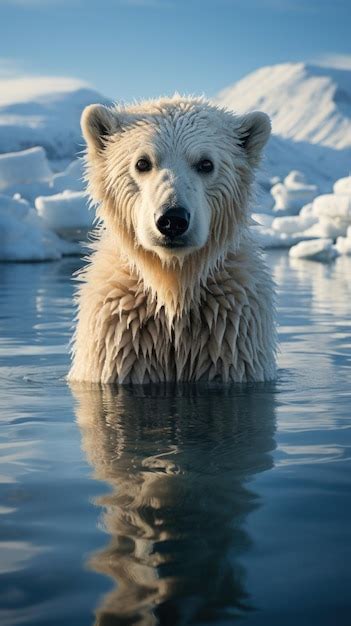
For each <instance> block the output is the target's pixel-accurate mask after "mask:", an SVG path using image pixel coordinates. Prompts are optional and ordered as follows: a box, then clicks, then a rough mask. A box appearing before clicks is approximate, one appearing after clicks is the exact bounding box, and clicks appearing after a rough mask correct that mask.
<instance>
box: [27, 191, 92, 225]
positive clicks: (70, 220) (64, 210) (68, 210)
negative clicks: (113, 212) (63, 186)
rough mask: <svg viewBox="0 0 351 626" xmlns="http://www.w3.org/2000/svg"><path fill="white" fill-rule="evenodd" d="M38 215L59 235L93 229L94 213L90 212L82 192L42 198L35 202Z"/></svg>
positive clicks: (70, 192)
mask: <svg viewBox="0 0 351 626" xmlns="http://www.w3.org/2000/svg"><path fill="white" fill-rule="evenodd" d="M35 207H36V209H37V211H38V214H39V215H40V217H42V219H43V220H44V221H45V223H46V225H47V226H48V227H49V228H51V229H52V230H54V231H55V232H57V233H59V234H62V235H63V234H65V235H69V234H70V232H71V231H76V230H88V229H90V228H91V226H92V223H93V220H94V213H93V212H92V211H89V207H88V199H87V196H86V194H85V193H83V192H81V191H64V192H63V193H57V194H54V195H52V196H40V197H39V198H37V199H36V201H35Z"/></svg>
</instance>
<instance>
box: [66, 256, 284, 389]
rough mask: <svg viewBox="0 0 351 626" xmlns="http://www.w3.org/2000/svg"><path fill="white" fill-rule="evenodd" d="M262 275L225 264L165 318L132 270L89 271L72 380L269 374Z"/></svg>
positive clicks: (234, 378) (190, 378)
mask: <svg viewBox="0 0 351 626" xmlns="http://www.w3.org/2000/svg"><path fill="white" fill-rule="evenodd" d="M264 278H265V275H264V274H262V276H261V281H259V282H258V281H257V280H256V279H255V278H254V277H253V276H250V274H249V273H248V270H247V269H245V271H243V270H242V269H240V267H223V268H222V269H221V270H218V271H217V272H216V273H215V274H214V275H211V277H209V278H208V279H207V281H206V283H205V284H203V285H201V286H199V289H198V292H197V295H196V297H194V293H192V294H190V295H189V303H190V304H189V306H187V307H184V310H183V311H180V312H175V313H174V314H173V315H172V316H170V315H169V312H168V311H167V307H166V306H165V305H161V306H160V305H159V303H158V302H157V298H156V299H155V298H154V297H153V296H152V295H151V294H150V293H149V292H148V291H147V290H146V289H145V286H144V285H143V284H142V283H140V281H138V280H137V279H136V278H135V277H134V276H133V275H128V274H126V273H123V274H121V272H115V273H113V274H112V275H109V276H106V275H105V276H104V277H102V276H101V275H99V276H97V277H94V276H92V275H90V276H89V273H88V280H86V283H85V284H84V285H83V287H82V288H81V292H80V297H79V303H80V313H79V325H78V331H77V334H76V338H75V351H76V355H75V360H74V365H73V367H72V370H71V373H70V378H71V379H78V380H90V381H91V382H102V383H124V384H125V383H134V384H145V383H151V382H163V381H188V382H191V381H199V380H208V381H211V380H221V381H223V382H228V381H233V382H244V381H248V380H265V379H267V377H272V376H271V375H273V371H272V372H270V369H271V368H272V363H273V362H274V357H273V354H272V348H270V347H269V346H270V345H272V338H271V337H269V338H268V336H267V333H268V332H269V333H270V334H271V330H270V327H272V319H271V314H270V310H269V308H268V309H266V306H265V305H264V303H265V302H266V303H267V294H263V299H261V295H262V291H265V290H266V288H268V284H267V285H265V281H264V280H262V279H264ZM260 300H262V303H261V304H260ZM273 343H274V342H273Z"/></svg>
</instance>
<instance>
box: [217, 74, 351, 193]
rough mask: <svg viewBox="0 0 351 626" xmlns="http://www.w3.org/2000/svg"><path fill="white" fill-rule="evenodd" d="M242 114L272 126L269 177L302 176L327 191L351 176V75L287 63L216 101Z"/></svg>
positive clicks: (254, 76) (229, 89)
mask: <svg viewBox="0 0 351 626" xmlns="http://www.w3.org/2000/svg"><path fill="white" fill-rule="evenodd" d="M215 100H216V102H217V103H218V104H221V105H223V106H226V107H228V108H229V109H232V110H234V111H236V112H238V113H242V112H245V111H250V110H255V109H256V110H257V109H259V110H262V111H265V112H266V113H268V115H269V116H270V117H271V120H272V127H273V133H274V134H273V136H272V138H271V140H270V142H269V144H268V147H267V150H266V160H265V164H264V166H265V169H266V172H267V174H268V175H270V176H274V175H278V176H280V177H283V176H286V175H287V174H288V172H289V171H290V170H295V169H298V170H302V171H303V172H305V173H306V175H307V176H308V178H309V179H310V180H311V181H314V182H316V183H318V185H319V186H320V188H321V190H325V191H327V190H328V189H330V187H331V183H332V181H333V180H335V179H336V178H340V177H341V176H347V175H348V173H349V172H350V170H351V70H339V69H335V68H326V67H318V66H313V65H308V64H303V63H295V64H293V63H285V64H282V65H275V66H271V67H263V68H261V69H259V70H257V71H255V72H253V73H251V74H249V75H248V76H246V77H245V78H243V79H242V80H240V81H239V82H238V83H236V84H234V85H233V86H232V87H227V88H226V89H224V91H222V92H221V93H220V94H219V95H218V96H217V98H216V99H215Z"/></svg>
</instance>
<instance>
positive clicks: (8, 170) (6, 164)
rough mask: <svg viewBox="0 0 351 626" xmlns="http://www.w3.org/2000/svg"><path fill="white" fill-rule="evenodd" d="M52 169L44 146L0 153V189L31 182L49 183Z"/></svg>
mask: <svg viewBox="0 0 351 626" xmlns="http://www.w3.org/2000/svg"><path fill="white" fill-rule="evenodd" d="M52 175H53V174H52V171H51V169H50V165H49V163H48V160H47V158H46V154H45V150H44V148H41V147H40V146H37V147H35V148H30V149H29V150H21V151H20V152H9V153H7V154H0V191H4V190H5V189H8V188H10V187H11V188H12V187H14V186H16V185H17V186H20V185H23V184H32V183H43V182H44V183H49V182H50V181H51V179H52Z"/></svg>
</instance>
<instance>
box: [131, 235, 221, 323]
mask: <svg viewBox="0 0 351 626" xmlns="http://www.w3.org/2000/svg"><path fill="white" fill-rule="evenodd" d="M224 259H225V251H224V250H223V256H222V257H221V259H218V258H215V259H214V257H213V251H212V250H211V247H210V245H208V246H207V247H205V248H204V249H202V250H201V251H198V252H194V253H192V254H191V255H189V256H187V257H185V258H184V259H183V260H182V261H181V262H179V261H177V260H174V262H168V263H165V262H164V261H162V260H161V259H160V258H159V257H158V256H157V255H156V254H154V253H152V252H149V251H147V250H144V249H142V248H134V247H133V250H129V254H128V250H126V249H124V250H123V253H122V254H121V260H122V262H123V265H124V267H125V269H126V270H127V271H128V272H129V273H131V274H132V275H133V276H134V277H135V279H136V280H137V281H138V282H139V283H141V284H142V285H143V290H144V292H145V293H148V295H149V301H150V304H152V306H153V307H154V308H155V313H156V314H157V313H158V312H159V311H160V310H161V309H163V310H164V313H165V315H166V318H167V319H168V321H169V323H170V325H172V324H173V322H174V321H175V320H176V319H179V318H180V317H182V316H184V315H187V314H188V313H189V311H190V308H194V306H195V307H196V306H197V305H198V304H199V303H200V300H201V290H202V289H203V287H204V285H206V283H207V281H208V278H209V276H211V274H212V273H213V271H215V270H217V269H218V267H219V266H220V265H221V263H222V262H223V260H224Z"/></svg>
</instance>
